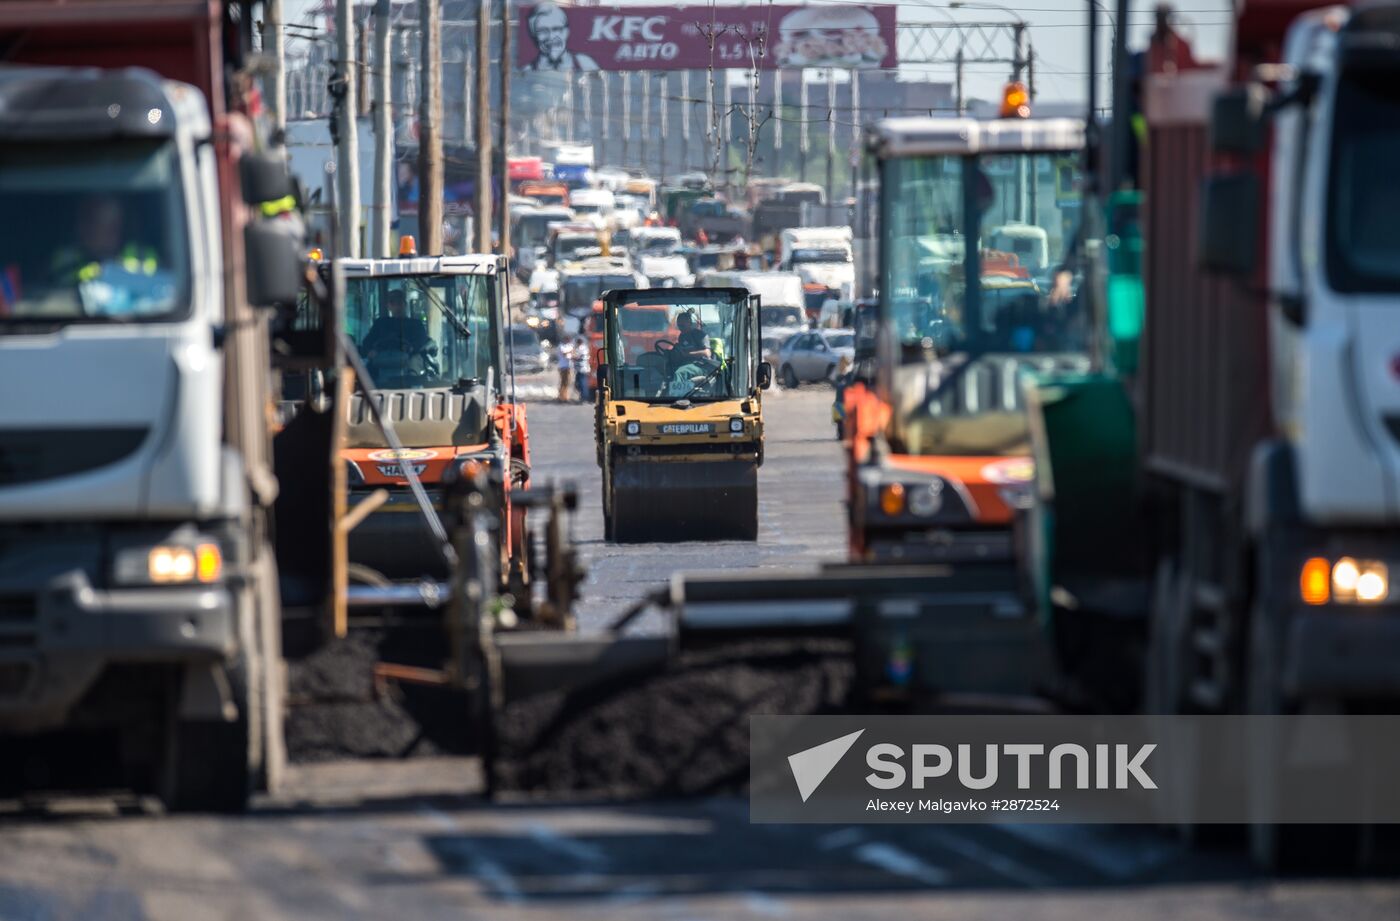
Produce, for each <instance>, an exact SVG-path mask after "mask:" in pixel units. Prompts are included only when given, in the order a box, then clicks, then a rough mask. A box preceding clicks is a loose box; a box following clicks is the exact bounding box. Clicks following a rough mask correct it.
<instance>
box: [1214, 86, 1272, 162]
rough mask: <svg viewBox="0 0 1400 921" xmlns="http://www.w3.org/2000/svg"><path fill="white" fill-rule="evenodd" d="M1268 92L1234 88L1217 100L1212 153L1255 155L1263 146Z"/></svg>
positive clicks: (1215, 103) (1217, 97)
mask: <svg viewBox="0 0 1400 921" xmlns="http://www.w3.org/2000/svg"><path fill="white" fill-rule="evenodd" d="M1266 105H1267V99H1266V96H1265V90H1264V88H1263V87H1262V86H1259V85H1258V84H1253V83H1251V84H1248V85H1245V86H1239V87H1232V88H1231V89H1228V90H1225V91H1224V92H1222V93H1221V94H1220V95H1218V96H1216V97H1215V101H1214V102H1213V103H1212V104H1211V109H1210V149H1211V150H1212V151H1214V152H1215V153H1229V154H1245V155H1247V154H1252V153H1255V152H1257V151H1258V150H1259V149H1260V148H1261V147H1263V145H1264V131H1265V124H1266V116H1265V107H1266Z"/></svg>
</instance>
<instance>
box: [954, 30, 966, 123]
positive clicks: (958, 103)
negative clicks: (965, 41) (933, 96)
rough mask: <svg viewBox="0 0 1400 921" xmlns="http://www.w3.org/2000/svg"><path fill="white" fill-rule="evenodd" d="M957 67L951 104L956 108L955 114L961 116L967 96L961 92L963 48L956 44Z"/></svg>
mask: <svg viewBox="0 0 1400 921" xmlns="http://www.w3.org/2000/svg"><path fill="white" fill-rule="evenodd" d="M957 68H958V69H957V78H956V89H955V90H954V98H953V106H954V108H955V109H956V110H957V114H958V115H959V116H961V115H962V114H963V111H964V110H965V109H966V108H967V96H965V95H964V93H963V50H962V46H961V45H959V46H958V61H957Z"/></svg>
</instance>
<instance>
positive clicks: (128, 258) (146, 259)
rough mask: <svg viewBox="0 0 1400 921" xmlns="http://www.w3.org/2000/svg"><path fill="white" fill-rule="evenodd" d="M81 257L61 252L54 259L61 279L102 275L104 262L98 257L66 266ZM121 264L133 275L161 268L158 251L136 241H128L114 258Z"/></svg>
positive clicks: (88, 278)
mask: <svg viewBox="0 0 1400 921" xmlns="http://www.w3.org/2000/svg"><path fill="white" fill-rule="evenodd" d="M79 258H81V257H79V256H78V255H77V254H76V253H65V254H60V256H59V257H58V258H56V259H55V260H54V263H55V265H56V266H57V271H55V273H54V274H55V276H57V277H58V279H59V280H60V281H72V282H77V283H82V282H87V281H96V280H97V279H99V278H101V277H102V263H101V262H100V261H98V260H96V259H94V260H93V261H91V262H87V263H84V264H82V265H76V266H74V267H72V268H68V267H66V266H65V265H64V264H65V263H67V262H76V261H77V260H78V259H79ZM112 261H114V262H118V263H120V264H121V267H122V268H123V269H124V270H126V271H127V272H130V273H131V274H132V275H154V274H155V273H156V270H157V269H159V268H160V261H159V260H158V259H157V258H156V251H155V250H154V249H152V248H151V247H149V246H138V245H136V244H135V243H128V244H127V245H126V246H123V247H122V251H121V254H120V255H119V256H118V257H117V258H116V259H115V260H112Z"/></svg>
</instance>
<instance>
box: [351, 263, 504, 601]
mask: <svg viewBox="0 0 1400 921" xmlns="http://www.w3.org/2000/svg"><path fill="white" fill-rule="evenodd" d="M339 264H340V266H341V268H342V270H343V272H344V274H345V296H346V299H345V318H344V330H345V333H346V335H347V336H348V337H349V338H350V340H351V341H352V342H353V343H354V344H355V345H356V348H357V349H358V351H359V353H360V355H361V356H362V358H363V360H364V364H365V368H366V370H367V371H368V373H369V377H370V379H371V380H372V381H373V387H374V390H373V401H374V406H373V407H371V406H370V405H369V403H368V401H367V400H366V398H365V397H364V396H362V395H359V394H357V395H355V396H354V397H353V398H352V399H351V400H350V402H349V403H348V405H347V409H346V412H347V419H346V422H347V430H346V441H345V447H344V450H343V451H342V456H343V457H344V459H345V465H346V475H347V477H348V479H349V503H350V506H351V509H352V511H360V510H363V511H362V514H359V515H357V518H359V519H360V523H359V524H358V525H357V526H356V527H355V529H354V530H353V531H351V532H350V538H349V552H350V560H351V562H352V563H354V564H358V565H359V566H362V567H367V568H368V569H371V570H374V571H375V572H376V573H378V574H381V575H383V576H385V577H387V578H389V579H418V578H423V577H425V576H426V577H431V578H444V577H445V576H446V575H447V566H448V563H447V561H446V560H444V558H443V555H442V553H441V552H440V541H439V539H438V538H437V537H436V536H435V535H434V534H433V532H432V531H431V529H429V528H427V527H425V526H424V519H422V518H421V516H420V515H419V512H420V511H421V510H420V508H419V502H418V497H417V496H416V495H415V491H414V490H413V489H412V487H411V485H410V483H409V475H410V474H416V476H417V478H418V479H419V480H420V481H421V483H422V485H423V488H424V495H425V496H426V498H427V499H428V501H429V502H430V503H431V504H432V505H433V507H434V508H435V509H437V510H439V511H440V510H441V504H442V486H443V481H444V479H447V478H450V477H451V476H454V475H455V474H456V472H457V471H458V469H459V468H460V467H462V466H463V465H464V464H480V465H486V466H488V467H491V468H494V469H499V470H501V471H503V473H504V475H503V477H502V483H503V487H504V488H503V489H502V490H501V491H500V493H499V498H500V500H501V502H502V503H503V510H504V515H503V516H502V521H503V531H502V533H501V535H500V540H499V541H496V542H495V543H496V544H497V545H498V549H499V557H500V573H501V580H500V581H501V584H502V585H508V584H510V585H513V586H514V587H515V589H516V590H517V591H518V590H519V589H520V588H521V586H522V585H523V584H524V582H525V581H526V580H527V578H528V573H527V567H526V563H525V557H526V547H527V545H528V538H527V534H526V530H525V521H524V517H525V516H524V511H523V510H521V509H514V508H513V507H512V505H511V493H512V490H513V489H520V488H522V487H524V486H526V485H528V483H529V478H530V446H529V429H528V426H527V421H526V413H525V407H524V406H523V405H521V404H518V403H516V402H515V401H514V399H513V396H512V387H511V383H510V382H511V377H510V375H509V373H508V372H507V370H506V369H507V366H508V362H507V361H506V344H505V338H504V337H505V333H504V330H505V327H506V322H505V319H504V318H505V311H506V309H507V308H506V304H505V284H504V281H505V273H506V265H505V260H504V258H503V257H500V256H490V255H463V256H406V257H404V258H399V259H343V260H340V263H339ZM385 422H387V423H388V425H389V426H390V427H392V428H393V430H394V431H395V432H396V434H397V439H398V442H399V444H398V445H397V446H394V445H391V444H390V443H389V441H388V440H387V437H386V433H385V431H384V428H383V423H385Z"/></svg>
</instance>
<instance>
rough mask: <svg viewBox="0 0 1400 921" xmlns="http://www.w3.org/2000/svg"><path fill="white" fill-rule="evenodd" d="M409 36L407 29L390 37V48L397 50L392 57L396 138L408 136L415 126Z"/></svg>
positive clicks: (392, 33) (391, 34)
mask: <svg viewBox="0 0 1400 921" xmlns="http://www.w3.org/2000/svg"><path fill="white" fill-rule="evenodd" d="M408 39H409V35H408V30H407V29H399V30H398V31H397V32H391V33H390V36H389V42H390V47H391V48H394V49H396V50H395V52H394V53H392V54H391V55H390V56H391V57H392V58H393V59H394V94H393V99H394V137H395V138H397V137H399V136H400V134H401V133H402V134H407V132H408V130H409V128H410V127H411V126H412V124H413V111H414V108H415V107H414V105H413V102H412V99H413V91H412V90H411V89H410V88H409V87H410V84H411V80H410V78H409V73H410V68H409V60H410V58H412V54H411V53H410V49H409V43H408Z"/></svg>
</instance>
